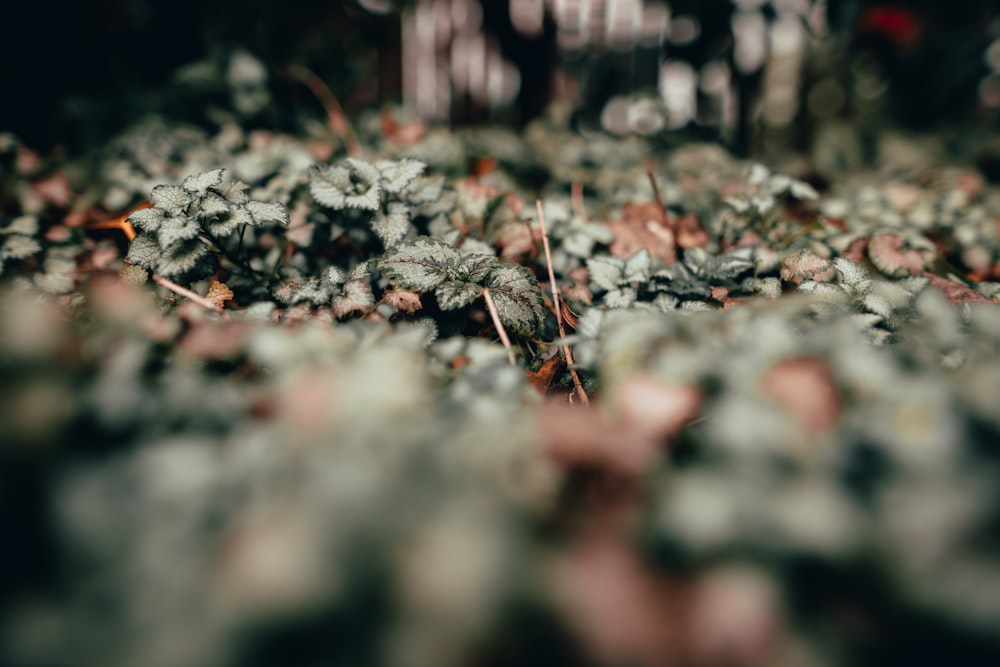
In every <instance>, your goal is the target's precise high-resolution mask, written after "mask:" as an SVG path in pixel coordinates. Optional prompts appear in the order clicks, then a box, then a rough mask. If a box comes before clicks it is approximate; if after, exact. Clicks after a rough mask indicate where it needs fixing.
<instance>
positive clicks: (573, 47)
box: [556, 30, 587, 51]
mask: <svg viewBox="0 0 1000 667" xmlns="http://www.w3.org/2000/svg"><path fill="white" fill-rule="evenodd" d="M556 43H557V44H558V45H559V48H560V49H563V50H564V51H580V50H582V49H583V48H584V47H585V46H587V40H586V39H585V38H584V36H583V34H582V33H579V32H576V31H574V30H560V31H559V32H558V33H557V34H556Z"/></svg>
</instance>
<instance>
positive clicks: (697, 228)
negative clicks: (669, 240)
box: [671, 213, 708, 249]
mask: <svg viewBox="0 0 1000 667" xmlns="http://www.w3.org/2000/svg"><path fill="white" fill-rule="evenodd" d="M671 222H672V224H673V227H674V229H676V230H677V245H678V246H680V247H681V248H685V249H686V248H704V247H705V246H707V245H708V232H706V231H705V228H704V227H702V226H701V222H699V221H698V216H696V215H695V214H694V213H688V214H687V215H682V216H680V217H675V218H673V219H672V220H671Z"/></svg>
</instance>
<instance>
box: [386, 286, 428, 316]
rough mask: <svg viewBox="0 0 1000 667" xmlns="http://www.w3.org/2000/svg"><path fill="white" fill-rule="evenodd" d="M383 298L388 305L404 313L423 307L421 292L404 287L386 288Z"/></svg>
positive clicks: (413, 311)
mask: <svg viewBox="0 0 1000 667" xmlns="http://www.w3.org/2000/svg"><path fill="white" fill-rule="evenodd" d="M382 300H383V301H385V303H386V304H387V305H389V306H392V307H393V308H396V309H398V310H401V311H403V312H404V313H415V312H417V311H418V310H420V309H421V308H423V304H422V303H421V302H420V293H419V292H411V291H409V290H404V289H391V290H386V291H385V293H384V294H383V295H382Z"/></svg>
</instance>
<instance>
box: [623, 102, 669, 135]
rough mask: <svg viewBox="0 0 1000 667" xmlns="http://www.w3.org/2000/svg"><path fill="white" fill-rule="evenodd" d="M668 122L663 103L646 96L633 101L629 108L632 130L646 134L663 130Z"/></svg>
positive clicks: (629, 120) (630, 127) (629, 124)
mask: <svg viewBox="0 0 1000 667" xmlns="http://www.w3.org/2000/svg"><path fill="white" fill-rule="evenodd" d="M665 123H666V119H665V118H664V111H663V103H662V102H661V101H660V100H658V99H651V98H648V97H644V98H642V99H638V100H636V101H635V102H633V103H632V104H631V105H630V106H629V110H628V126H629V129H630V130H631V131H632V132H635V133H637V134H643V135H646V136H649V135H652V134H656V133H657V132H660V131H661V130H663V126H664V124H665Z"/></svg>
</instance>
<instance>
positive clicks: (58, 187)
mask: <svg viewBox="0 0 1000 667" xmlns="http://www.w3.org/2000/svg"><path fill="white" fill-rule="evenodd" d="M31 189H32V190H34V191H35V193H36V194H37V195H38V196H39V197H41V198H42V199H44V200H45V201H47V202H50V203H52V204H55V205H56V206H57V207H59V208H66V207H67V206H69V203H70V202H71V201H72V200H73V191H72V190H71V189H70V187H69V181H68V180H66V177H65V176H64V175H63V174H52V175H51V176H49V177H47V178H43V179H41V180H40V181H35V182H34V183H32V184H31Z"/></svg>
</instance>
